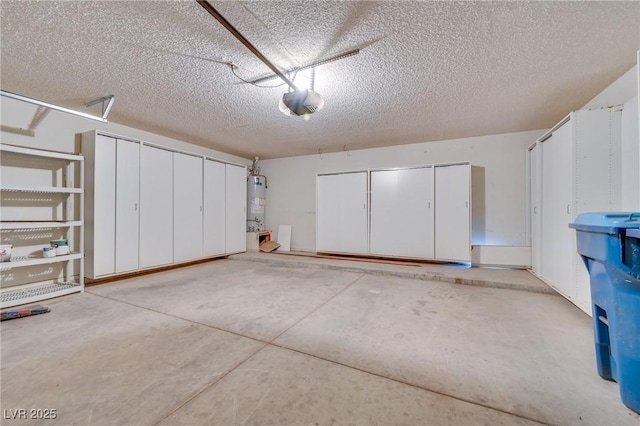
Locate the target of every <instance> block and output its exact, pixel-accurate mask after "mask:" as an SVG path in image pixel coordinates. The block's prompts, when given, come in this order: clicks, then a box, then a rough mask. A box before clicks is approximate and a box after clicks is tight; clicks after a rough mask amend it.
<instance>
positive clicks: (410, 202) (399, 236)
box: [369, 166, 434, 259]
mask: <svg viewBox="0 0 640 426" xmlns="http://www.w3.org/2000/svg"><path fill="white" fill-rule="evenodd" d="M433 204H434V200H433V167H431V166H426V167H415V168H404V169H390V170H372V171H371V231H370V232H371V235H370V251H369V252H370V254H372V255H380V256H394V257H409V258H419V259H433V258H434V229H433V228H434V220H433V219H434V205H433Z"/></svg>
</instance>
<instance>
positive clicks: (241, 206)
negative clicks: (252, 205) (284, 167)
mask: <svg viewBox="0 0 640 426" xmlns="http://www.w3.org/2000/svg"><path fill="white" fill-rule="evenodd" d="M225 222H226V233H225V241H226V251H227V253H240V252H243V251H246V250H247V236H246V229H247V228H246V227H247V171H246V167H241V166H236V165H234V164H225Z"/></svg>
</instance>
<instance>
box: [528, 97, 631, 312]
mask: <svg viewBox="0 0 640 426" xmlns="http://www.w3.org/2000/svg"><path fill="white" fill-rule="evenodd" d="M621 156H622V155H621V113H620V111H613V110H609V109H606V108H605V109H599V110H592V111H588V110H585V111H575V112H572V113H571V114H570V115H569V116H567V117H566V118H565V119H563V120H562V121H561V122H560V123H558V124H557V125H556V126H554V127H553V128H552V129H551V130H549V131H548V132H547V133H546V134H544V135H543V136H542V137H540V138H539V139H538V140H537V141H536V143H535V144H534V145H533V146H532V147H531V148H530V150H529V161H530V173H531V175H530V183H531V191H530V192H531V194H530V203H529V204H530V216H531V244H532V253H533V258H532V272H533V273H534V274H536V275H537V276H538V277H540V278H542V279H543V280H544V281H545V282H547V283H548V284H549V285H551V286H552V287H554V288H555V289H556V290H557V291H558V292H559V293H560V294H562V295H563V296H565V297H566V298H567V299H569V300H571V301H572V302H573V303H574V304H575V305H577V306H578V307H579V308H580V309H582V310H583V311H585V312H586V313H588V314H591V292H590V284H589V276H588V273H587V271H586V269H585V268H584V266H583V263H582V260H581V259H580V256H579V255H578V253H577V247H576V235H575V231H574V230H573V229H570V228H569V223H571V222H573V221H574V220H575V219H576V217H577V216H578V215H579V214H581V213H586V212H594V211H602V212H607V211H618V210H620V209H621V205H622V191H621V186H622V184H621V179H622V178H621V173H620V169H621Z"/></svg>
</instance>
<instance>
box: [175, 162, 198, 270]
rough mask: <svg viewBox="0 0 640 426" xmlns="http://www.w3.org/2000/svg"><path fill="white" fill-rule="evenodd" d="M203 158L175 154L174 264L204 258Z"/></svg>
mask: <svg viewBox="0 0 640 426" xmlns="http://www.w3.org/2000/svg"><path fill="white" fill-rule="evenodd" d="M202 162H203V159H202V157H195V156H192V155H186V154H181V153H178V152H174V153H173V261H174V262H176V263H177V262H186V261H189V260H195V259H199V258H201V257H202V226H203V223H202V212H203V203H202V201H203V196H202V185H203V182H202V177H203V171H202V167H203V166H202Z"/></svg>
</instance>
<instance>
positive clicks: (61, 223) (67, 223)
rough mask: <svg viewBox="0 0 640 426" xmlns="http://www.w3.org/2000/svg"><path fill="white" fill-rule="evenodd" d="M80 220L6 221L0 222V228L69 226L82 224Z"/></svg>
mask: <svg viewBox="0 0 640 426" xmlns="http://www.w3.org/2000/svg"><path fill="white" fill-rule="evenodd" d="M82 224H83V223H82V221H80V220H69V221H42V222H38V221H33V222H13V221H6V222H0V229H1V230H6V229H13V230H17V229H46V228H70V227H74V226H82Z"/></svg>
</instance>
